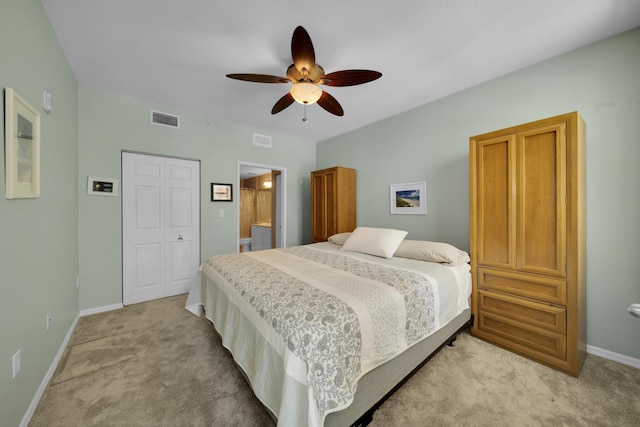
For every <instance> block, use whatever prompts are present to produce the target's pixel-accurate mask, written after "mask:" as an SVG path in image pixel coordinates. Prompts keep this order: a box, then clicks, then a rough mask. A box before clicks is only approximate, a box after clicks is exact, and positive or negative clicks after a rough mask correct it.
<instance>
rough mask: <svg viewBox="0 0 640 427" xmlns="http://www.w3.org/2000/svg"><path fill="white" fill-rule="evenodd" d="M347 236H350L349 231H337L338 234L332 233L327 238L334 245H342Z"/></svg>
mask: <svg viewBox="0 0 640 427" xmlns="http://www.w3.org/2000/svg"><path fill="white" fill-rule="evenodd" d="M349 236H351V232H348V233H338V234H334V235H333V236H329V238H328V239H327V240H328V241H330V242H331V243H333V244H334V245H340V246H342V245H344V242H346V241H347V239H348V238H349Z"/></svg>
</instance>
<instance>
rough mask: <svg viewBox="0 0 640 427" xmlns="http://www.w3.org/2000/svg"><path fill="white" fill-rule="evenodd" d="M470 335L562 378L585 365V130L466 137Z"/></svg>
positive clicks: (568, 120)
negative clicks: (471, 323) (547, 368)
mask: <svg viewBox="0 0 640 427" xmlns="http://www.w3.org/2000/svg"><path fill="white" fill-rule="evenodd" d="M469 151H470V165H469V169H470V219H471V221H470V252H471V272H472V279H473V291H472V307H471V308H472V312H473V314H474V320H475V321H474V325H473V328H472V333H473V335H475V336H477V337H479V338H482V339H484V340H486V341H489V342H491V343H494V344H497V345H499V346H501V347H504V348H506V349H509V350H512V351H514V352H516V353H519V354H521V355H523V356H525V357H528V358H531V359H533V360H536V361H538V362H541V363H543V364H545V365H548V366H550V367H552V368H555V369H558V370H560V371H563V372H565V373H567V374H570V375H574V376H578V375H579V374H580V370H581V368H582V365H583V363H584V360H585V357H586V265H585V262H586V245H585V243H586V241H585V229H586V224H585V214H586V212H585V211H586V209H585V208H586V204H585V125H584V122H583V121H582V119H581V117H580V115H579V114H578V113H577V112H573V113H569V114H564V115H560V116H556V117H551V118H548V119H545V120H540V121H536V122H533V123H527V124H523V125H519V126H514V127H511V128H508V129H503V130H498V131H495V132H490V133H486V134H483V135H478V136H474V137H471V138H470V139H469Z"/></svg>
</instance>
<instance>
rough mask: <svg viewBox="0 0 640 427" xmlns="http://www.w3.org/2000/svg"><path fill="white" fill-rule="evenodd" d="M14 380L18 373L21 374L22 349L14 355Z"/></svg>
mask: <svg viewBox="0 0 640 427" xmlns="http://www.w3.org/2000/svg"><path fill="white" fill-rule="evenodd" d="M12 362H13V378H15V377H16V375H18V372H20V349H18V351H16V352H15V354H14V355H13V359H12Z"/></svg>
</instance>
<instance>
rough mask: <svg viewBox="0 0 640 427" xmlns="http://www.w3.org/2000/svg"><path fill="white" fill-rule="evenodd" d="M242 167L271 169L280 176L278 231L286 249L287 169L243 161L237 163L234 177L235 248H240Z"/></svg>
mask: <svg viewBox="0 0 640 427" xmlns="http://www.w3.org/2000/svg"><path fill="white" fill-rule="evenodd" d="M242 166H252V167H256V168H263V169H271V170H274V171H279V172H280V174H281V175H282V180H281V183H282V191H281V194H282V199H281V200H280V216H281V218H280V223H281V224H282V229H281V230H280V242H282V247H283V248H284V247H286V246H287V239H286V237H287V168H285V167H282V166H273V165H265V164H262V163H251V162H243V161H238V171H237V174H238V175H237V177H236V188H237V195H238V197H237V200H238V203H236V206H237V207H236V239H237V241H236V248H239V247H240V169H241V167H242ZM274 185H275V183H274ZM275 222H276V221H275V219H274V220H273V223H275ZM272 232H275V231H274V230H272Z"/></svg>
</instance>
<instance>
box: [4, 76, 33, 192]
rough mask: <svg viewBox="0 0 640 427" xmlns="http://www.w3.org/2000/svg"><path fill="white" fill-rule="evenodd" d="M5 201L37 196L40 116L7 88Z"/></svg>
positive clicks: (5, 109)
mask: <svg viewBox="0 0 640 427" xmlns="http://www.w3.org/2000/svg"><path fill="white" fill-rule="evenodd" d="M4 99H5V106H4V113H5V117H4V123H5V139H4V141H5V147H4V151H5V173H6V182H5V184H6V188H5V197H6V198H7V199H24V198H34V197H39V196H40V114H39V113H38V111H37V110H36V109H35V108H33V107H32V106H31V105H29V104H27V102H26V101H25V100H24V99H22V98H21V97H20V96H19V95H18V94H17V93H16V92H15V91H13V90H12V89H10V88H6V89H5V93H4Z"/></svg>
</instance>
